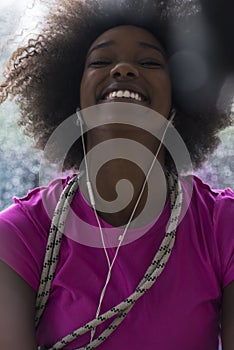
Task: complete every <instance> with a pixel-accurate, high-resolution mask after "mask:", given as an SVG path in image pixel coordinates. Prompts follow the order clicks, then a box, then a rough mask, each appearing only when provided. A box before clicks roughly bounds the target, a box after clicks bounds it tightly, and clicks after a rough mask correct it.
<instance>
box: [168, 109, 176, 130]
mask: <svg viewBox="0 0 234 350" xmlns="http://www.w3.org/2000/svg"><path fill="white" fill-rule="evenodd" d="M175 115H176V110H175V108H172V109H171V112H170V115H169V119H168V126H169V127H171V126H172V123H173V120H174V118H175Z"/></svg>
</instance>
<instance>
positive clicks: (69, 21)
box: [0, 0, 232, 169]
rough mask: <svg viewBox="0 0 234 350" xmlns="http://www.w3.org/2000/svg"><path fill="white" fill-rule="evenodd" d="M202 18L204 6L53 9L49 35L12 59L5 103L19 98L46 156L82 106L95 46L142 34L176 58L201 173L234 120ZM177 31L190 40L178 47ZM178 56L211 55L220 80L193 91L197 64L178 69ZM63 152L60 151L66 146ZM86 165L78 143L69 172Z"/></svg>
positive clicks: (95, 1)
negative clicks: (121, 31)
mask: <svg viewBox="0 0 234 350" xmlns="http://www.w3.org/2000/svg"><path fill="white" fill-rule="evenodd" d="M199 11H200V9H199V8H198V5H197V1H196V0H189V1H184V0H170V1H169V0H164V1H163V0H160V1H157V0H155V1H152V0H119V1H118V2H114V1H108V0H86V1H83V0H59V1H58V2H57V3H56V4H55V5H53V7H52V9H51V11H50V13H49V15H48V17H47V20H46V21H45V25H44V29H43V31H42V33H41V35H39V36H37V38H34V39H31V40H29V41H28V43H27V44H26V45H25V46H23V47H21V48H18V49H17V50H16V51H15V52H14V53H13V54H12V56H11V58H10V60H9V62H8V66H7V69H6V71H5V73H4V75H5V81H3V82H2V84H1V85H0V103H1V102H3V101H4V100H5V99H6V98H7V97H8V96H11V97H16V102H17V104H18V105H19V107H20V111H21V118H20V120H19V124H20V125H21V126H23V127H24V130H25V133H26V134H28V135H30V136H33V138H34V140H35V146H36V147H37V148H39V149H44V147H45V145H46V143H47V141H48V139H49V137H50V135H51V134H52V132H53V131H54V130H55V129H56V127H57V126H58V125H59V124H60V123H61V122H62V121H63V120H65V119H66V118H67V117H68V116H70V115H72V114H73V113H74V112H75V110H76V108H77V106H79V98H80V82H81V78H82V73H83V67H84V63H85V58H86V53H87V51H88V49H89V47H90V45H91V44H92V42H93V41H94V40H95V39H96V38H97V37H98V36H99V35H100V34H102V33H103V32H104V31H106V30H108V29H110V28H112V27H115V26H118V25H126V24H127V25H135V26H138V27H142V28H145V29H147V30H148V31H150V32H151V33H153V34H154V35H155V36H156V37H157V39H159V41H160V42H161V44H162V46H164V48H165V50H166V52H167V54H168V57H169V65H170V61H171V63H172V64H171V78H172V86H173V88H172V98H173V105H174V107H175V108H176V110H177V114H176V117H175V127H176V128H177V130H178V132H179V133H180V135H181V136H182V138H183V140H184V142H185V144H186V146H187V149H188V151H189V153H190V156H191V160H192V162H193V165H194V166H195V167H198V166H200V165H201V163H202V162H203V161H204V160H206V158H207V156H208V155H209V154H210V153H211V152H212V151H213V150H214V149H215V147H216V146H217V145H218V143H219V138H218V136H217V132H218V131H219V130H221V129H223V128H225V127H227V126H229V125H230V124H231V120H232V116H231V112H230V111H231V107H230V106H231V100H230V101H227V103H226V105H225V108H219V106H218V105H217V103H216V102H217V99H218V94H219V90H220V87H221V86H222V83H223V80H224V75H223V73H222V70H221V69H219V68H218V64H217V62H216V61H215V60H214V57H217V55H213V54H212V53H211V52H212V48H211V47H209V50H207V52H206V50H204V45H202V44H201V43H202V42H203V44H204V38H203V37H202V35H201V33H200V37H199V35H198V34H199V33H198V32H199V31H197V30H196V31H195V30H194V28H195V27H194V26H197V27H196V29H197V28H198V18H199ZM199 28H200V26H199ZM175 29H176V30H177V32H178V33H180V35H182V36H180V37H179V38H180V39H181V38H182V39H183V40H180V41H178V40H177V42H178V43H177V44H176V45H175V42H176V41H173V40H172V37H173V35H174V34H173V33H175ZM184 33H186V35H188V37H184V36H183V35H184ZM194 33H196V35H197V36H196V35H195V34H194ZM197 33H198V34H197ZM194 35H195V36H194ZM201 37H202V40H201ZM186 38H187V39H186ZM188 38H189V40H188ZM177 39H178V38H177ZM194 45H195V46H194ZM200 46H201V49H200ZM178 50H180V51H179V52H180V53H183V52H194V51H196V52H198V53H199V54H201V55H204V57H205V58H204V60H207V61H206V63H207V62H208V66H209V69H210V72H211V73H212V72H214V71H215V72H216V74H215V75H212V74H211V73H210V74H208V77H207V79H206V81H204V82H203V83H202V84H200V85H199V84H198V86H193V87H191V82H190V83H188V84H187V85H186V79H187V81H189V78H188V76H189V74H190V73H191V71H192V70H193V67H191V66H188V67H187V69H186V64H190V63H191V62H190V61H191V57H190V61H189V62H187V63H186V62H183V60H180V59H179V61H180V64H179V68H178V60H177V59H176V57H178ZM186 50H187V51H186ZM188 50H190V51H188ZM208 51H209V52H208ZM185 56H186V55H185ZM185 56H183V57H185ZM187 56H189V55H187ZM179 57H180V56H179ZM181 57H182V56H181ZM170 58H172V59H171V60H170ZM185 63H186V64H185ZM219 63H220V62H219ZM181 65H182V70H181V69H180V68H181ZM181 82H183V84H181ZM192 85H193V84H192ZM55 148H56V149H59V145H57V146H56V147H55ZM50 157H51V159H50V160H51V161H56V160H57V158H58V157H59V152H57V153H56V152H55V153H54V154H52V153H51V155H50ZM81 159H82V150H81V147H80V142H79V141H77V142H76V143H75V144H74V145H73V146H72V148H71V150H70V151H69V154H68V156H67V158H66V160H65V164H64V168H65V169H70V168H78V167H79V163H80V161H81Z"/></svg>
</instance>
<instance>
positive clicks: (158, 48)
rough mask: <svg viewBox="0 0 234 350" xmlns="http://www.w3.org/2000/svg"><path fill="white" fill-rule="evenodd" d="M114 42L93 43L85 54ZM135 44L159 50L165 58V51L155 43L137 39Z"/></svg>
mask: <svg viewBox="0 0 234 350" xmlns="http://www.w3.org/2000/svg"><path fill="white" fill-rule="evenodd" d="M114 44H115V41H114V40H109V41H102V42H101V43H99V44H97V45H95V46H94V47H92V48H91V49H90V50H89V52H88V54H87V57H88V56H89V55H90V54H91V53H92V52H93V51H95V50H98V49H101V48H103V47H107V46H111V45H114ZM137 44H139V46H141V47H144V48H148V49H154V50H156V51H158V52H160V53H161V54H162V55H163V57H164V58H166V54H165V52H164V51H163V50H162V49H161V48H160V47H158V46H157V45H154V44H150V43H147V42H144V41H138V42H137Z"/></svg>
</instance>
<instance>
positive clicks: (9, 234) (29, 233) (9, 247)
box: [0, 202, 46, 290]
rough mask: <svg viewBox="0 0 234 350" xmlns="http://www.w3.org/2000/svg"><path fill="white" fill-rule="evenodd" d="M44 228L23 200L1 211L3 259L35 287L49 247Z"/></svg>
mask: <svg viewBox="0 0 234 350" xmlns="http://www.w3.org/2000/svg"><path fill="white" fill-rule="evenodd" d="M43 231H44V230H43V229H42V228H41V227H40V226H39V225H35V222H34V221H32V220H31V218H30V216H29V215H28V214H27V213H26V212H25V210H24V208H23V206H22V204H21V203H20V202H18V203H17V202H16V203H15V204H14V205H12V206H11V207H9V208H8V209H6V210H4V211H3V212H2V213H0V259H1V260H2V261H3V262H5V263H6V264H7V265H9V266H10V267H11V268H12V269H13V270H14V271H16V272H17V273H18V274H19V275H20V276H21V277H22V278H23V279H24V280H25V281H26V282H27V283H28V284H29V285H30V286H31V287H32V288H34V289H35V290H37V289H38V285H39V281H40V274H41V267H42V264H43V260H44V254H45V249H46V237H45V232H43ZM43 233H44V234H43Z"/></svg>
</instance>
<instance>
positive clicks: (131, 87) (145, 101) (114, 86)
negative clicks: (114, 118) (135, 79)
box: [99, 84, 150, 105]
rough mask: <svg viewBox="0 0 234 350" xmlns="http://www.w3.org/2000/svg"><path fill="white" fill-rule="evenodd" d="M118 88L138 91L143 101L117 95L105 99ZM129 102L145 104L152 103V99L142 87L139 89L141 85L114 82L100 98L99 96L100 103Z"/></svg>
mask: <svg viewBox="0 0 234 350" xmlns="http://www.w3.org/2000/svg"><path fill="white" fill-rule="evenodd" d="M116 90H122V91H125V90H128V91H130V92H134V93H137V94H139V95H140V96H141V98H142V101H137V100H133V99H128V98H126V97H115V98H113V99H111V100H106V99H104V97H105V96H106V95H108V94H110V93H111V92H114V91H116ZM115 101H116V102H118V101H119V102H128V103H137V104H143V105H149V104H150V99H149V97H148V94H146V93H145V92H144V91H142V89H139V86H134V85H130V84H128V85H127V84H112V85H110V86H108V88H106V89H104V90H103V91H102V92H101V94H100V98H99V103H106V102H115Z"/></svg>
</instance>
